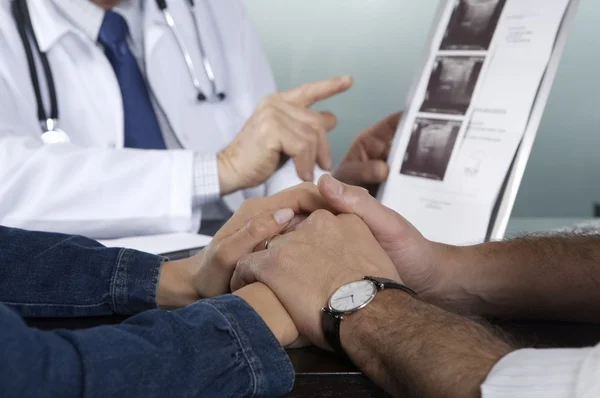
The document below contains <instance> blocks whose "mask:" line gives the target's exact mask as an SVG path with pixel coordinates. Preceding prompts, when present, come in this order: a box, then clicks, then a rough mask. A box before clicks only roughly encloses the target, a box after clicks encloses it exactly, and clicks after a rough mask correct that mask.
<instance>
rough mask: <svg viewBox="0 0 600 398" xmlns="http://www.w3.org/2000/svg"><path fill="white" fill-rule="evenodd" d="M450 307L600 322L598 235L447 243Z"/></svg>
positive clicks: (512, 315)
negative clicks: (464, 244) (469, 244)
mask: <svg viewBox="0 0 600 398" xmlns="http://www.w3.org/2000/svg"><path fill="white" fill-rule="evenodd" d="M448 250H449V251H450V253H449V254H448V256H447V258H451V259H452V260H451V261H452V264H449V265H448V267H449V268H450V269H453V270H454V271H453V275H452V277H451V278H450V279H454V280H455V281H458V282H454V283H452V282H449V283H447V284H446V287H447V288H448V289H449V290H451V291H447V292H442V293H440V294H439V297H445V298H446V299H447V300H448V304H449V305H450V306H454V307H455V308H462V309H465V310H468V311H470V312H473V313H476V314H479V315H482V316H491V317H510V318H527V319H532V318H536V319H548V320H557V319H559V320H569V321H588V322H589V321H592V322H600V236H589V235H588V236H584V235H583V236H577V235H573V236H532V237H527V238H522V239H518V240H512V241H504V242H493V243H486V244H482V245H478V246H472V247H465V248H458V247H448Z"/></svg>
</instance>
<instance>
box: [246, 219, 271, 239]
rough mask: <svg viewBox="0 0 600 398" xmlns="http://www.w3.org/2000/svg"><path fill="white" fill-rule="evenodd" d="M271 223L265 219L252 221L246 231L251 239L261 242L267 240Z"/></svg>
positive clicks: (247, 225)
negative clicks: (260, 240)
mask: <svg viewBox="0 0 600 398" xmlns="http://www.w3.org/2000/svg"><path fill="white" fill-rule="evenodd" d="M269 229H270V228H269V223H268V222H267V221H266V220H263V219H252V220H250V221H248V223H246V231H248V235H249V236H250V238H252V239H255V240H259V239H263V238H266V237H268V236H266V235H268V234H269Z"/></svg>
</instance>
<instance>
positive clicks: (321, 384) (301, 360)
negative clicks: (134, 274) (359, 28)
mask: <svg viewBox="0 0 600 398" xmlns="http://www.w3.org/2000/svg"><path fill="white" fill-rule="evenodd" d="M124 319H125V318H123V317H110V318H77V319H28V320H27V322H28V323H29V325H30V326H33V327H37V328H40V329H44V330H52V329H57V328H66V329H83V328H88V327H92V326H98V325H103V324H115V323H119V322H122V321H123V320H124ZM495 324H496V325H497V326H499V327H500V328H501V329H502V330H504V331H505V332H506V333H507V334H508V336H509V337H511V338H512V339H513V340H514V342H515V344H517V346H519V347H538V348H550V347H586V346H592V345H596V344H598V342H600V325H591V324H577V323H563V322H515V321H505V322H495ZM288 354H289V356H290V359H291V360H292V363H293V364H294V368H295V369H296V384H295V387H294V390H293V391H292V392H291V393H290V394H289V395H288V397H295V398H313V397H315V398H316V397H330V398H335V397H345V398H371V397H386V396H387V395H386V394H385V393H384V392H383V391H381V390H380V389H379V388H377V386H375V385H374V384H373V383H372V382H371V381H369V380H368V379H367V378H366V377H364V376H363V375H362V374H361V373H360V372H359V371H358V370H357V369H356V368H355V367H354V366H353V365H352V363H350V362H348V361H346V360H344V359H343V358H340V357H338V356H336V355H334V354H331V353H327V352H324V351H321V350H318V349H316V348H303V349H298V350H289V351H288Z"/></svg>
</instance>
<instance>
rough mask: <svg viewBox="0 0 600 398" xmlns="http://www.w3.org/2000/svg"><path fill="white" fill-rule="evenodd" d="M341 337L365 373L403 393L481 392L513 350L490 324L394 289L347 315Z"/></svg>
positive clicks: (468, 394)
mask: <svg viewBox="0 0 600 398" xmlns="http://www.w3.org/2000/svg"><path fill="white" fill-rule="evenodd" d="M341 340H342V345H343V347H344V349H345V351H346V352H347V353H348V355H349V356H350V358H351V359H352V361H353V362H354V363H355V364H356V365H357V366H358V367H359V368H360V369H361V370H362V371H363V372H364V373H365V374H366V375H367V376H368V377H369V378H371V379H372V380H373V381H375V382H376V383H377V384H378V385H380V386H382V387H383V388H384V389H385V390H386V391H388V392H389V393H391V394H393V395H394V396H401V397H420V398H427V397H442V396H443V397H461V398H463V397H479V396H480V395H481V392H480V386H481V384H482V383H483V382H484V380H485V378H486V377H487V374H488V373H489V371H490V370H491V369H492V367H493V366H494V365H495V364H496V363H497V362H498V361H499V360H500V359H501V358H502V357H503V356H505V355H506V354H508V353H509V352H510V351H512V348H511V346H510V345H509V344H508V343H507V342H505V341H504V340H503V339H501V338H500V337H498V336H497V335H496V334H495V333H494V332H493V331H492V330H491V329H489V328H487V327H485V326H483V325H481V324H479V323H477V322H475V321H473V320H470V319H468V318H464V317H461V316H459V315H457V314H454V313H451V312H447V311H445V310H442V309H440V308H438V307H435V306H433V305H430V304H426V303H424V302H422V301H419V300H417V299H414V298H412V297H411V296H409V295H408V294H406V293H404V292H401V291H396V290H385V291H383V292H380V293H378V295H377V296H376V298H375V300H374V301H373V302H372V303H371V304H369V305H368V306H367V307H366V308H365V309H363V310H360V311H358V312H356V313H355V314H352V315H349V316H347V317H346V319H345V320H344V321H342V328H341Z"/></svg>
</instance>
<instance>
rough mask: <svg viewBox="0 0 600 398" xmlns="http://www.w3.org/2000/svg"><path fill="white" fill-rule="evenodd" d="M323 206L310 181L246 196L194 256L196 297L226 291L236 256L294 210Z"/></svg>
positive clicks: (284, 223)
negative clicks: (267, 193) (261, 195)
mask: <svg viewBox="0 0 600 398" xmlns="http://www.w3.org/2000/svg"><path fill="white" fill-rule="evenodd" d="M324 207H328V205H327V203H326V202H325V200H324V199H323V198H322V197H321V195H320V194H319V192H318V190H317V187H316V185H315V184H313V183H303V184H300V185H298V186H296V187H294V188H290V189H288V190H285V191H282V192H279V193H277V194H275V195H273V196H269V197H267V198H260V199H249V200H246V201H245V202H244V203H243V204H242V206H241V207H240V209H239V210H238V211H236V212H235V214H234V215H233V216H232V217H231V218H230V219H229V221H227V223H226V224H225V225H224V226H223V227H222V228H221V229H220V230H219V231H218V232H217V234H216V235H215V237H214V238H213V240H212V242H211V243H210V245H208V246H207V247H206V248H205V249H204V250H203V253H202V255H201V256H198V258H197V260H199V261H198V265H197V266H196V267H195V268H194V270H195V271H194V274H193V276H192V278H193V280H194V285H195V290H196V292H197V293H198V295H199V297H201V298H204V297H213V296H217V295H220V294H225V293H228V292H229V285H230V281H231V275H232V274H233V271H234V269H235V265H236V263H237V262H238V260H239V259H240V258H242V257H243V256H244V255H246V254H249V253H252V252H253V251H254V248H255V247H256V246H258V245H260V244H261V243H262V242H264V241H265V240H267V239H269V238H271V237H272V236H274V235H277V234H279V233H281V232H282V231H283V230H284V229H285V228H286V227H287V225H288V223H289V222H290V221H291V220H292V218H293V217H294V214H302V213H311V212H313V211H315V210H317V209H321V208H324Z"/></svg>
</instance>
